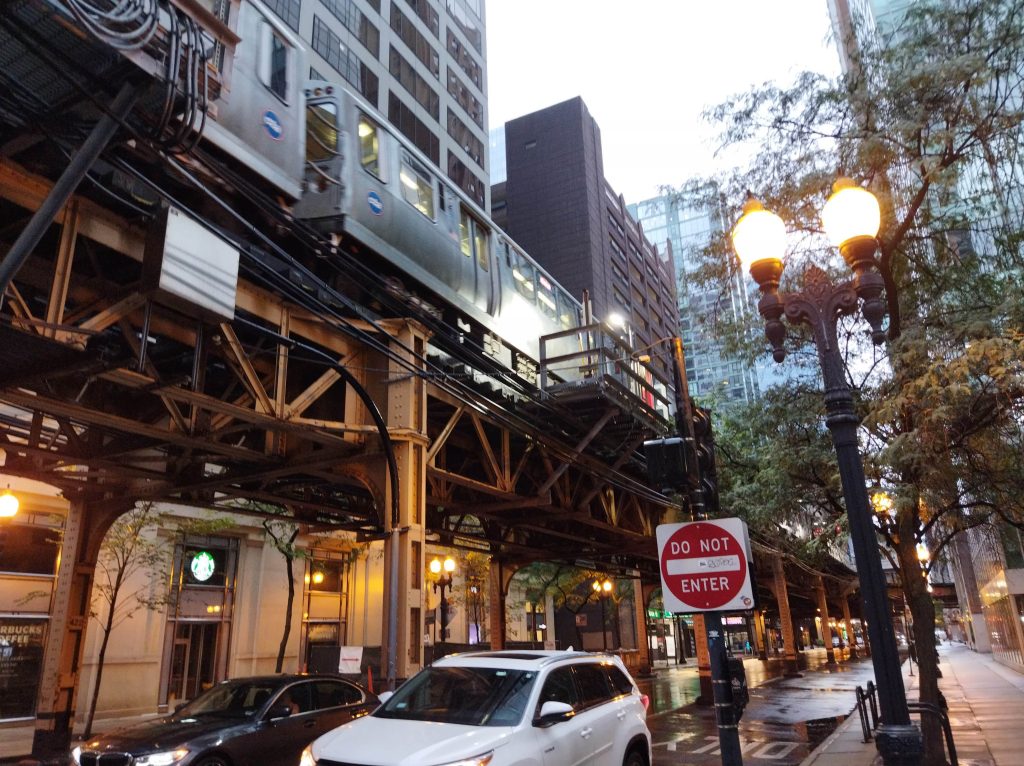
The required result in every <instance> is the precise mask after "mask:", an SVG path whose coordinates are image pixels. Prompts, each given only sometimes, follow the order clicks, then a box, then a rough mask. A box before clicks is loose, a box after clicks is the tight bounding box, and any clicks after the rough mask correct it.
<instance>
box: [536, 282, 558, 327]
mask: <svg viewBox="0 0 1024 766" xmlns="http://www.w3.org/2000/svg"><path fill="white" fill-rule="evenodd" d="M537 305H538V306H540V309H541V311H543V312H544V313H545V314H547V315H548V316H549V317H551V318H552V319H554V318H555V315H556V314H557V313H558V311H557V309H556V307H555V288H554V286H553V285H552V284H551V280H549V279H548V278H547V277H545V276H544V275H543V274H538V275H537Z"/></svg>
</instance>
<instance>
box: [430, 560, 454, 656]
mask: <svg viewBox="0 0 1024 766" xmlns="http://www.w3.org/2000/svg"><path fill="white" fill-rule="evenodd" d="M454 571H455V559H453V558H452V557H451V556H445V559H444V563H442V562H441V559H439V558H437V557H435V558H434V560H433V561H431V562H430V573H431V574H433V575H434V576H435V580H434V593H437V591H438V589H440V590H441V640H440V641H439V642H438V643H439V644H440V645H441V646H442V647H443V646H444V644H445V640H446V639H447V638H448V599H447V598H445V591H450V590H451V587H452V573H453V572H454ZM442 572H443V573H442ZM438 655H439V656H441V657H443V656H444V651H439V652H438Z"/></svg>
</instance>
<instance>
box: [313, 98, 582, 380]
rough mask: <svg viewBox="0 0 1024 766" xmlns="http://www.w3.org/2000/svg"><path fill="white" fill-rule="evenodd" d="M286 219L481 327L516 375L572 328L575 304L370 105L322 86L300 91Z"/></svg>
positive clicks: (577, 316) (491, 349) (566, 346)
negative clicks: (360, 255) (382, 267)
mask: <svg viewBox="0 0 1024 766" xmlns="http://www.w3.org/2000/svg"><path fill="white" fill-rule="evenodd" d="M294 214H295V216H296V217H297V218H301V219H303V220H306V221H307V222H309V223H310V224H311V225H313V226H314V227H315V228H316V229H317V230H318V231H320V232H321V233H322V234H324V235H326V236H331V237H334V238H340V237H351V238H353V239H355V240H356V241H358V242H360V243H362V244H363V245H365V246H367V247H368V248H369V249H370V250H372V251H373V252H375V253H377V254H378V255H380V256H381V257H383V258H384V259H385V260H386V261H387V262H388V263H390V264H391V265H393V266H395V267H397V268H398V269H399V270H400V271H401V272H402V273H403V274H405V275H407V276H408V277H409V278H411V279H413V280H415V281H416V282H418V283H419V284H420V285H422V286H423V287H425V288H426V289H427V290H429V291H430V292H431V293H432V294H433V296H436V298H437V299H440V300H441V301H443V302H444V303H446V304H448V305H450V306H452V307H454V308H456V309H458V311H460V312H462V313H463V314H465V315H466V317H467V318H469V319H471V320H472V321H473V322H475V323H476V324H478V325H480V326H482V327H484V328H486V330H487V331H489V333H490V334H491V337H490V338H489V339H487V340H486V341H485V342H484V343H483V345H484V348H485V349H486V350H487V352H488V353H489V354H490V355H491V356H492V357H494V358H495V359H497V360H498V361H500V362H501V363H502V364H503V365H504V366H506V367H508V368H509V369H512V370H515V371H517V372H518V373H520V374H521V375H524V376H529V375H530V374H531V368H534V364H535V362H536V360H537V359H538V358H539V352H540V349H539V339H540V337H541V336H544V335H549V334H552V333H556V332H558V331H561V330H571V329H573V328H576V327H579V326H580V325H581V322H582V318H583V307H582V305H581V304H580V303H579V302H578V301H576V300H575V299H574V298H573V297H572V296H571V295H570V294H569V293H568V292H566V291H565V290H564V289H563V288H562V287H561V286H560V285H559V284H558V283H557V282H555V280H554V279H553V278H552V277H551V276H550V275H549V274H548V273H546V272H545V271H544V270H543V269H542V268H541V267H540V266H539V265H538V264H537V263H536V262H535V261H534V260H532V259H531V258H530V257H529V256H528V255H527V254H526V253H525V252H524V251H523V249H522V248H520V247H519V246H518V245H516V244H515V242H514V241H513V240H512V239H511V238H510V237H509V236H508V235H507V234H505V233H504V232H502V231H501V230H500V229H498V228H497V227H496V226H495V225H494V224H493V222H491V221H490V220H489V219H488V218H487V216H486V215H485V214H484V212H483V211H482V210H480V209H479V208H478V207H477V206H476V205H475V204H474V203H473V202H472V201H470V200H469V199H468V198H467V197H466V196H465V195H463V194H462V193H461V192H460V191H459V190H458V189H456V187H455V186H454V184H453V183H452V182H451V181H449V180H448V179H447V178H444V177H443V176H442V175H441V174H440V173H439V172H438V171H437V170H436V169H434V168H432V166H431V165H430V163H429V162H428V161H427V160H426V159H425V158H424V157H423V156H422V155H421V154H420V153H419V152H418V151H417V150H416V148H415V147H414V146H413V145H412V144H411V142H409V141H408V140H406V139H405V137H404V136H402V135H400V134H399V133H397V132H395V131H393V130H391V129H390V128H389V127H387V124H386V123H385V122H384V121H383V120H382V119H381V118H380V117H379V116H378V115H377V114H376V112H375V111H374V110H373V108H372V107H371V106H370V105H368V104H367V103H366V102H365V101H363V100H362V99H361V98H359V97H358V96H356V95H355V94H353V93H351V92H350V91H348V90H347V89H345V88H342V87H339V86H337V85H334V84H331V83H327V82H311V83H309V85H308V87H307V90H306V169H305V177H304V193H303V195H302V197H301V199H300V200H298V201H297V202H296V204H295V207H294ZM573 343H578V341H576V339H575V338H573V339H566V340H565V341H563V342H562V346H563V348H562V349H559V351H562V352H563V353H568V352H569V351H571V346H572V344H573ZM577 347H578V346H577ZM550 353H551V352H550V350H549V355H550ZM555 353H557V351H556V352H555ZM534 371H535V368H534Z"/></svg>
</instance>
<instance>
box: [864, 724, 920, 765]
mask: <svg viewBox="0 0 1024 766" xmlns="http://www.w3.org/2000/svg"><path fill="white" fill-rule="evenodd" d="M875 745H876V746H877V747H878V753H879V754H880V755H881V756H882V763H884V764H885V766H918V765H919V764H920V763H921V758H922V756H923V755H924V739H923V738H922V736H921V730H920V729H919V728H918V727H917V726H915V725H914V724H910V725H902V726H898V725H888V724H884V723H883V724H879V726H878V728H877V729H876V730H875Z"/></svg>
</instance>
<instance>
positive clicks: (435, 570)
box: [430, 559, 441, 574]
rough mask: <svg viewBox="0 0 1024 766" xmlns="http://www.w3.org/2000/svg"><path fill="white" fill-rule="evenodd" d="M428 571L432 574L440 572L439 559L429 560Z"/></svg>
mask: <svg viewBox="0 0 1024 766" xmlns="http://www.w3.org/2000/svg"><path fill="white" fill-rule="evenodd" d="M430 571H431V573H432V574H441V560H440V559H434V560H433V561H431V562H430Z"/></svg>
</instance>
